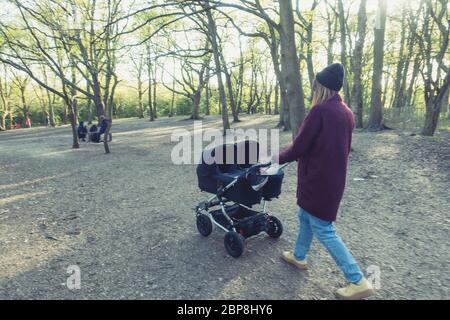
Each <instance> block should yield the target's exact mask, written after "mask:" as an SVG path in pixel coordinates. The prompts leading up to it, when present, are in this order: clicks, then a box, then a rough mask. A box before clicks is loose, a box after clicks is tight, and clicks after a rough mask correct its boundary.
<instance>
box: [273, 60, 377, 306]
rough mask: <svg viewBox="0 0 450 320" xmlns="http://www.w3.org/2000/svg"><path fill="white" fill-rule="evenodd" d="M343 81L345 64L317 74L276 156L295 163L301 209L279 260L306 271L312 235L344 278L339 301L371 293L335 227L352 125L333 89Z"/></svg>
mask: <svg viewBox="0 0 450 320" xmlns="http://www.w3.org/2000/svg"><path fill="white" fill-rule="evenodd" d="M343 80H344V68H343V67H342V65H341V64H339V63H334V64H332V65H329V66H328V67H326V68H325V69H323V70H322V71H321V72H319V73H318V74H317V75H316V79H315V82H314V87H313V91H314V93H313V99H312V103H311V104H312V108H311V111H309V114H308V116H307V117H306V118H305V120H304V121H303V123H302V125H301V126H300V129H299V133H298V135H297V137H296V138H295V139H294V142H293V143H292V144H291V145H290V146H289V147H288V148H287V149H285V150H283V151H282V152H281V153H280V155H279V163H280V164H283V163H287V162H292V161H297V166H298V170H297V180H298V182H297V205H298V206H299V207H300V208H299V211H298V217H299V220H300V230H299V234H298V238H297V242H296V244H295V247H294V249H293V250H292V251H285V252H283V253H282V258H283V259H284V260H285V261H286V262H288V263H291V264H293V265H295V266H296V267H297V268H299V269H306V268H307V267H308V264H307V262H306V257H307V255H308V253H309V251H310V248H311V243H312V240H313V238H314V237H315V238H317V239H318V240H319V241H320V242H321V244H322V245H323V246H324V247H325V248H326V249H327V250H328V252H329V253H330V255H331V256H332V257H333V259H334V261H335V262H336V264H337V265H338V266H339V268H340V269H341V271H342V272H343V274H344V276H345V278H346V279H347V281H348V282H349V284H348V286H346V287H344V288H341V289H338V290H337V292H336V295H337V296H338V297H340V298H343V299H362V298H367V297H369V296H371V295H373V294H374V290H373V288H372V285H371V283H370V282H369V281H368V280H367V279H366V278H365V277H364V274H363V273H362V271H361V269H360V267H359V266H358V263H357V262H356V261H355V259H354V258H353V255H352V254H351V253H350V251H349V249H348V248H347V246H346V245H345V244H344V242H343V241H342V239H341V238H340V237H339V235H338V234H337V233H336V229H335V227H334V221H335V220H336V216H337V212H338V208H339V204H340V202H341V199H342V195H343V193H344V187H345V180H346V174H347V162H348V156H349V153H350V146H351V141H352V131H353V128H354V126H355V121H354V117H353V113H352V111H351V110H350V109H349V108H348V107H347V105H346V104H345V103H344V102H343V101H342V98H341V97H340V95H339V93H338V92H339V90H340V89H341V88H342V83H343Z"/></svg>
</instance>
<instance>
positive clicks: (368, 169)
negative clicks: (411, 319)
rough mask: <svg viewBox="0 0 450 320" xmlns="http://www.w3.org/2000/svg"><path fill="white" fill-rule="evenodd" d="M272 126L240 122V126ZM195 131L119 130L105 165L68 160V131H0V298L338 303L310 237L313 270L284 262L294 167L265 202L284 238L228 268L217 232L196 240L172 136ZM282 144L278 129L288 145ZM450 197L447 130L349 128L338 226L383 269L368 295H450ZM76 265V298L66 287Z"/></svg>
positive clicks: (100, 160) (171, 123) (331, 270)
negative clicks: (281, 226) (350, 135)
mask: <svg viewBox="0 0 450 320" xmlns="http://www.w3.org/2000/svg"><path fill="white" fill-rule="evenodd" d="M275 124H276V117H271V116H259V117H248V116H243V122H241V123H239V124H238V125H237V126H238V127H242V128H273V127H274V126H275ZM192 125H193V123H192V121H189V120H184V119H182V118H179V117H175V118H172V119H160V120H157V121H155V122H152V123H150V122H148V120H144V119H140V120H136V119H123V120H117V121H115V122H114V124H113V128H112V130H113V138H114V139H113V142H112V143H111V145H110V147H111V154H109V155H105V154H104V150H103V146H102V145H98V144H84V143H83V144H82V145H81V148H80V149H78V150H72V149H71V148H70V146H71V132H70V128H68V127H59V128H54V129H52V128H32V129H23V130H16V131H11V132H2V133H0V299H334V291H335V290H336V289H337V288H338V287H340V286H342V285H344V284H345V280H344V278H343V276H342V275H341V273H340V271H339V270H338V268H337V267H336V265H335V264H334V263H333V261H332V259H331V257H330V256H329V255H328V253H327V252H326V251H325V249H323V247H322V246H320V244H319V243H318V242H317V241H315V242H314V243H313V247H312V250H311V253H310V256H309V261H310V269H309V270H308V271H300V270H297V269H294V268H293V267H291V266H290V265H286V264H285V263H283V262H282V261H281V259H280V253H281V251H283V250H286V249H291V248H292V246H293V244H294V241H295V238H296V235H297V234H296V233H297V227H298V221H297V214H296V211H297V207H296V204H295V203H296V201H295V189H296V176H295V165H290V166H288V167H287V168H286V179H285V181H284V184H283V192H282V194H281V196H280V198H279V199H276V200H274V201H272V202H271V203H270V204H269V210H270V211H271V212H272V213H273V214H274V215H276V216H277V217H279V218H280V219H281V221H282V222H283V224H284V233H283V235H282V236H281V238H280V239H278V240H274V239H271V238H269V237H268V236H266V235H264V234H261V235H259V236H257V237H256V238H254V239H251V240H249V241H248V243H247V250H246V252H245V253H244V255H243V256H241V257H240V258H238V259H235V258H232V257H231V256H229V255H228V254H227V253H226V251H225V248H224V246H223V236H224V234H223V232H221V231H219V230H215V231H214V232H213V234H212V235H211V236H209V237H208V238H203V237H202V236H201V235H199V234H198V232H197V230H196V227H195V218H194V212H193V210H192V209H193V208H194V207H195V205H196V204H197V203H198V202H199V201H201V200H204V199H206V197H208V195H207V194H204V193H201V192H200V191H199V190H198V188H197V178H196V174H195V166H193V165H174V164H172V162H171V158H170V155H171V151H172V148H173V147H174V145H175V143H174V142H171V140H170V137H171V133H172V131H173V130H174V129H176V128H187V129H189V130H192ZM204 125H205V126H207V127H217V128H220V127H221V122H220V119H219V118H218V117H208V118H206V119H205V120H204ZM290 139H291V135H290V133H288V132H286V133H281V145H282V146H285V145H287V144H288V143H289V141H290ZM449 190H450V133H449V132H438V133H437V134H436V136H435V137H422V136H419V135H411V132H398V131H395V130H388V131H383V132H380V133H366V132H359V131H358V132H355V134H354V142H353V151H352V152H351V155H350V163H349V172H348V180H347V189H346V192H345V195H344V199H343V201H342V205H341V208H340V212H339V217H338V221H337V223H336V228H337V230H338V232H339V233H340V235H341V237H342V238H343V239H344V241H345V242H346V243H347V245H348V246H349V247H350V249H351V251H352V253H353V254H354V256H355V257H356V259H357V261H358V262H359V263H360V265H361V267H362V269H364V270H367V269H369V270H371V268H372V270H374V269H373V268H375V269H377V268H379V271H380V282H379V284H380V289H379V290H378V291H377V295H376V296H375V297H373V298H371V299H449V298H450V293H449V287H450V272H449V271H450V270H449V267H450V250H449V248H450V237H449V235H450V210H449V209H450V196H449ZM71 265H77V266H78V267H79V268H80V272H81V288H80V289H73V290H70V289H69V288H68V287H67V285H66V281H67V277H69V276H70V274H68V273H67V268H68V267H69V266H71Z"/></svg>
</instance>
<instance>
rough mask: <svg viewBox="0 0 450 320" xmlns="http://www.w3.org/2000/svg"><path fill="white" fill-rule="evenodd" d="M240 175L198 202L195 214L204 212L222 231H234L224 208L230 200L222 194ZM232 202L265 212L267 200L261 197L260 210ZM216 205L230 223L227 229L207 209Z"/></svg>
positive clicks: (254, 167)
mask: <svg viewBox="0 0 450 320" xmlns="http://www.w3.org/2000/svg"><path fill="white" fill-rule="evenodd" d="M270 165H271V163H270V162H269V163H265V164H261V163H259V164H256V165H254V166H252V167H250V168H248V169H246V170H245V171H244V172H245V174H248V173H249V172H251V170H255V169H259V168H263V167H268V166H270ZM287 165H288V163H286V164H283V165H282V166H280V168H279V170H281V169H283V168H284V167H286V166H287ZM241 177H242V176H238V177H236V178H235V179H234V180H233V181H231V182H230V183H229V184H227V185H226V186H225V187H222V188H220V189H219V190H217V193H216V194H215V195H213V196H212V197H210V198H209V199H208V200H207V201H203V202H200V203H199V204H198V205H197V206H196V208H195V212H196V216H198V215H200V214H205V215H206V216H208V218H209V219H210V220H211V222H212V224H213V225H215V226H217V227H218V228H220V229H222V230H223V231H225V232H229V231H235V232H236V228H235V226H234V221H233V219H231V217H230V216H229V215H228V214H227V211H226V208H225V204H226V203H227V202H230V201H231V200H228V199H226V198H225V197H222V195H223V194H225V193H226V191H227V190H229V189H230V188H232V187H233V186H234V185H235V184H236V183H237V182H238V181H239V179H240V178H241ZM232 202H233V203H234V204H237V205H239V206H240V207H243V208H245V209H249V210H253V211H256V212H258V213H260V214H267V200H264V199H263V201H262V211H259V210H254V209H252V208H250V207H248V206H246V205H244V204H241V203H238V202H234V201H232ZM217 205H219V206H220V209H221V211H222V214H223V215H224V217H225V219H227V221H228V222H229V223H230V225H231V229H227V228H225V227H224V226H223V225H221V224H220V223H219V222H217V221H216V220H215V219H214V217H213V216H212V215H211V213H210V212H209V209H210V208H211V207H215V206H217Z"/></svg>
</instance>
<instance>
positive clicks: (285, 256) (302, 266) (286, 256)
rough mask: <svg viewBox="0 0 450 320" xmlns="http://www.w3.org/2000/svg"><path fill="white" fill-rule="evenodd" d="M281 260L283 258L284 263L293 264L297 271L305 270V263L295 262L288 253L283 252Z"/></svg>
mask: <svg viewBox="0 0 450 320" xmlns="http://www.w3.org/2000/svg"><path fill="white" fill-rule="evenodd" d="M281 258H283V260H284V261H286V262H287V263H290V264H293V265H294V266H296V267H297V268H299V269H307V268H308V264H307V263H306V260H297V259H296V258H295V257H294V255H293V254H292V252H290V251H284V252H283V253H282V255H281Z"/></svg>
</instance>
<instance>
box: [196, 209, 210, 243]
mask: <svg viewBox="0 0 450 320" xmlns="http://www.w3.org/2000/svg"><path fill="white" fill-rule="evenodd" d="M197 229H198V232H200V234H201V235H202V236H204V237H207V236H209V235H210V234H211V232H212V222H211V219H210V218H209V217H208V216H207V215H206V214H203V213H201V214H199V215H197Z"/></svg>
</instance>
